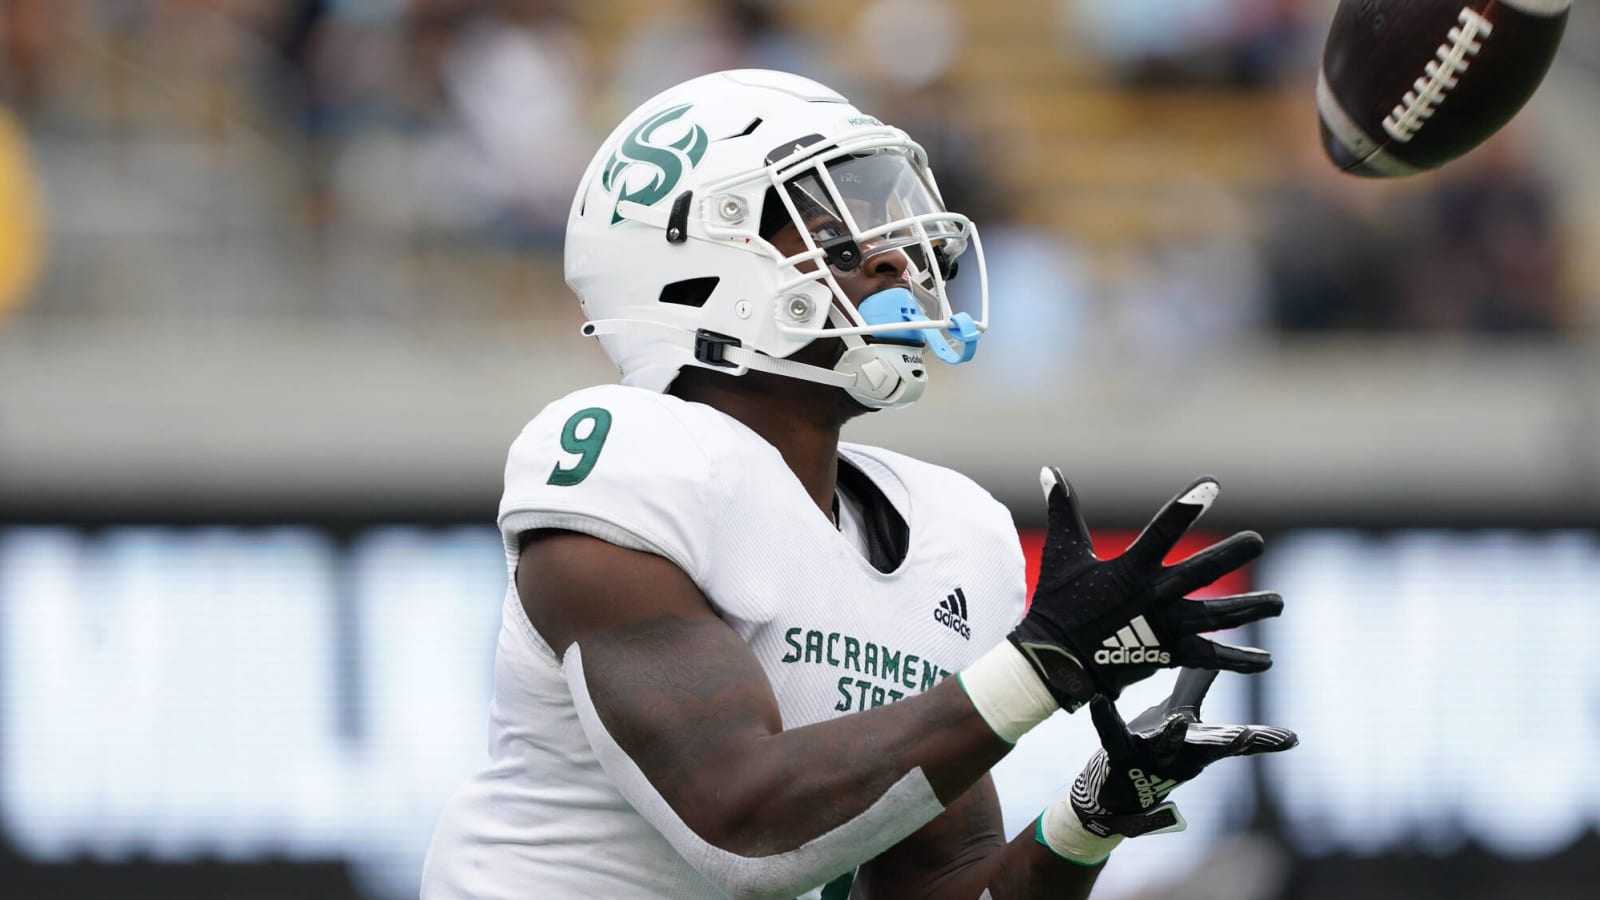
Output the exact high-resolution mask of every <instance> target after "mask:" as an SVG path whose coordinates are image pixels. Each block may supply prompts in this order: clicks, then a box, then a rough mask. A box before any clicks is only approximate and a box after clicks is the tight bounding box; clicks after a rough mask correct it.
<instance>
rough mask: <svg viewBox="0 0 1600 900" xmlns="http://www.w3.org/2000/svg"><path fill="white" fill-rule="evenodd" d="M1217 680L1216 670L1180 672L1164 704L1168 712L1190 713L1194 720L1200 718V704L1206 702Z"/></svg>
mask: <svg viewBox="0 0 1600 900" xmlns="http://www.w3.org/2000/svg"><path fill="white" fill-rule="evenodd" d="M1216 680H1217V672H1216V670H1215V669H1181V670H1179V672H1178V680H1177V682H1176V683H1175V684H1173V686H1172V693H1171V694H1169V695H1168V696H1167V702H1166V703H1165V704H1164V705H1165V707H1166V709H1167V712H1169V713H1173V712H1188V713H1189V714H1190V715H1192V716H1193V717H1194V718H1196V719H1198V718H1200V704H1202V703H1204V702H1205V699H1206V692H1207V691H1209V690H1211V682H1213V681H1216Z"/></svg>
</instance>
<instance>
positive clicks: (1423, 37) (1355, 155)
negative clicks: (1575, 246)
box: [1317, 0, 1572, 178]
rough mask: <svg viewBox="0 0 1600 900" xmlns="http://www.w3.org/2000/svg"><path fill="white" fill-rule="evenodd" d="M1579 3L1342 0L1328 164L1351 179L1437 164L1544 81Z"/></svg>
mask: <svg viewBox="0 0 1600 900" xmlns="http://www.w3.org/2000/svg"><path fill="white" fill-rule="evenodd" d="M1571 9H1572V0H1453V2H1447V0H1342V2H1340V4H1339V8H1338V11H1337V12H1335V13H1334V16H1333V25H1332V26H1331V27H1330V28H1329V29H1328V43H1327V45H1326V46H1325V47H1324V48H1323V52H1322V71H1321V72H1320V73H1319V76H1318V78H1317V114H1318V117H1319V118H1320V120H1321V125H1322V146H1323V148H1324V149H1325V150H1327V152H1328V158H1329V159H1331V160H1333V164H1334V165H1336V166H1338V167H1339V168H1340V169H1342V170H1344V171H1346V172H1349V173H1351V174H1353V175H1366V176H1371V177H1380V178H1382V177H1395V176H1400V175H1411V174H1414V173H1416V172H1421V171H1424V170H1427V169H1433V168H1437V167H1438V166H1441V165H1443V164H1444V163H1446V162H1449V161H1450V160H1452V159H1455V158H1456V157H1458V156H1460V155H1461V154H1463V153H1466V152H1467V151H1468V150H1471V149H1472V148H1473V147H1476V146H1478V145H1479V144H1481V143H1483V142H1484V141H1485V140H1487V139H1488V137H1489V136H1490V135H1492V134H1494V133H1495V132H1496V131H1498V130H1499V129H1500V128H1501V127H1502V126H1503V125H1505V124H1506V123H1507V122H1509V121H1511V117H1512V116H1515V115H1516V114H1517V111H1518V110H1520V109H1521V108H1522V106H1523V104H1525V103H1527V102H1528V98H1529V97H1531V96H1533V92H1534V90H1536V89H1537V88H1538V87H1539V82H1541V81H1543V80H1544V76H1545V72H1547V71H1549V69H1550V62H1551V60H1553V59H1554V58H1555V53H1556V47H1558V46H1559V45H1560V43H1561V34H1562V32H1563V31H1564V30H1565V29H1566V26H1567V14H1568V13H1569V12H1570V11H1571Z"/></svg>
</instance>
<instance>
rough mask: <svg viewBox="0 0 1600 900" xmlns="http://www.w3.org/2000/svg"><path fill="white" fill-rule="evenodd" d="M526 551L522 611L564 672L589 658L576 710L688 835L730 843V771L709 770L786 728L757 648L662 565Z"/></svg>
mask: <svg viewBox="0 0 1600 900" xmlns="http://www.w3.org/2000/svg"><path fill="white" fill-rule="evenodd" d="M522 543H523V547H522V553H521V556H520V559H519V563H518V567H517V591H518V594H519V595H520V597H521V600H522V606H523V609H524V610H526V612H527V614H528V619H529V621H530V622H531V623H532V624H533V626H534V628H536V629H537V630H538V631H539V633H540V634H541V635H542V636H543V637H544V638H545V640H546V642H547V643H549V644H550V646H551V647H552V648H553V649H555V650H556V652H557V653H558V654H559V655H561V656H563V658H564V665H566V666H569V667H570V665H571V664H572V663H573V660H571V659H565V657H567V656H569V655H571V654H572V653H573V647H576V648H578V656H579V658H580V660H581V673H576V674H578V675H581V679H580V680H581V686H582V693H583V694H584V695H585V696H583V697H577V696H575V698H574V699H575V701H576V702H579V703H580V704H588V705H591V706H592V708H593V712H594V714H595V716H596V717H597V718H598V722H599V724H600V725H601V726H603V728H604V731H605V735H604V736H601V737H603V738H604V739H607V740H610V741H614V742H615V745H616V746H617V747H618V748H620V750H621V751H622V752H623V753H624V754H626V756H627V758H628V759H629V760H631V761H632V763H633V764H634V765H636V766H638V769H639V771H640V773H642V774H643V775H644V777H645V778H646V779H648V780H649V782H650V784H651V786H652V787H653V788H654V789H655V791H656V792H657V793H659V794H660V796H661V798H662V799H663V800H665V801H666V802H667V803H668V804H669V805H670V806H671V808H672V810H673V811H674V812H675V813H676V814H677V815H678V816H680V817H681V818H682V819H683V821H684V822H685V823H686V824H688V825H689V826H690V827H691V828H693V829H694V830H695V831H696V832H697V833H699V834H700V835H701V837H703V838H705V839H707V840H711V841H713V842H716V841H717V840H718V839H719V838H722V837H724V836H725V835H723V834H722V832H724V831H726V830H728V829H729V827H730V823H729V821H728V820H727V816H726V811H727V809H728V804H727V803H726V802H725V801H726V797H724V798H722V799H723V801H724V802H720V803H717V804H716V805H715V806H714V805H713V803H712V800H713V798H715V795H716V788H717V787H718V785H717V784H715V783H714V782H716V781H718V780H719V779H720V778H721V777H722V775H721V774H720V773H721V772H722V770H721V769H719V766H716V765H711V766H708V765H706V761H707V760H724V761H726V760H730V759H735V758H738V756H739V755H740V750H741V749H742V748H748V746H749V745H750V742H752V741H758V740H760V739H761V738H763V737H766V736H769V735H771V734H774V733H776V732H778V731H779V730H781V728H782V721H781V717H780V715H779V712H778V703H777V698H776V697H775V696H774V695H773V692H772V688H771V685H770V684H769V683H768V682H767V679H766V673H765V672H764V671H763V670H762V669H761V666H760V663H758V662H757V661H756V659H755V656H754V655H753V654H752V653H751V652H750V648H749V647H748V646H746V645H745V643H744V642H743V641H742V640H741V639H740V638H739V636H738V635H737V634H735V633H734V632H733V630H732V629H731V628H729V627H728V626H727V624H726V623H724V622H723V621H722V620H721V619H719V618H718V617H717V616H716V614H715V612H713V611H712V609H711V606H710V604H709V602H708V601H707V600H706V598H705V596H704V595H703V594H702V593H701V592H700V590H699V588H698V587H697V586H696V585H695V584H694V582H693V581H692V580H691V579H690V578H689V576H688V575H686V574H684V572H683V571H682V570H681V569H679V568H678V567H677V566H675V565H674V564H672V563H671V562H668V561H667V560H665V559H662V558H661V557H659V556H654V555H652V554H648V553H642V552H639V551H635V550H628V549H625V548H622V547H618V546H616V545H614V544H609V543H606V542H605V541H602V540H599V539H597V538H592V537H588V536H586V535H580V534H574V533H571V532H555V531H546V532H535V533H532V534H531V535H530V536H528V537H526V538H525V539H524V541H523V542H522ZM568 680H569V683H570V682H572V681H573V680H574V675H573V674H570V673H569V679H568ZM575 693H576V692H575ZM587 728H588V724H586V730H587ZM593 740H594V736H591V741H593Z"/></svg>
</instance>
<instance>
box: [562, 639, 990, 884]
mask: <svg viewBox="0 0 1600 900" xmlns="http://www.w3.org/2000/svg"><path fill="white" fill-rule="evenodd" d="M578 648H579V649H580V652H581V656H582V666H581V668H582V672H583V675H584V684H583V685H582V689H581V691H578V690H575V692H574V694H575V696H576V695H577V694H578V693H580V692H581V693H585V694H587V695H588V698H589V702H591V703H592V704H593V707H594V709H595V711H596V714H597V716H598V719H599V723H600V724H601V725H603V728H604V731H605V734H604V735H599V734H596V735H594V736H593V738H594V739H600V740H614V741H615V743H616V745H617V746H618V747H619V748H620V750H621V751H622V752H623V753H624V754H626V757H627V759H628V761H629V763H631V765H632V766H636V767H637V770H638V772H639V773H641V774H642V775H643V776H644V777H645V778H646V779H648V781H649V784H650V787H651V788H652V789H653V790H654V791H655V792H657V793H658V794H659V795H660V797H661V799H662V800H664V801H665V802H666V804H667V805H668V806H669V807H670V808H671V810H672V812H673V813H675V814H676V815H677V816H678V817H680V818H681V819H682V820H683V822H684V823H685V824H686V825H688V826H689V828H691V829H693V831H694V832H695V833H696V834H698V835H699V836H700V837H702V838H704V839H705V840H706V841H708V842H710V843H711V844H713V845H715V846H717V847H720V848H722V849H724V850H728V851H731V852H734V853H737V854H740V855H744V856H764V855H769V854H773V853H782V852H786V851H789V850H792V849H794V848H796V847H799V846H800V845H802V844H805V843H806V842H808V841H810V840H812V839H814V838H817V837H819V836H821V835H824V834H826V833H828V832H829V831H831V830H832V829H834V828H836V827H838V826H839V825H841V824H844V823H846V822H849V821H850V820H852V819H854V818H856V817H858V816H860V815H862V814H863V813H864V812H866V811H867V810H868V809H869V808H870V807H872V806H873V804H875V803H877V802H878V801H879V800H880V798H882V797H884V795H885V794H886V793H887V792H888V791H889V790H890V789H891V788H892V787H894V786H895V785H897V784H900V783H902V782H903V781H905V780H906V779H907V778H908V777H910V778H911V779H912V780H913V781H917V780H922V779H925V781H923V782H922V788H921V789H922V790H923V791H924V792H926V791H927V790H928V789H930V788H931V790H932V794H933V797H934V798H936V799H937V801H938V804H946V803H948V802H950V800H952V799H953V798H955V797H957V796H959V795H960V794H961V793H962V792H963V791H965V790H966V789H967V788H968V787H970V786H971V785H972V784H973V782H975V781H976V780H977V779H978V778H979V777H980V776H981V775H982V774H983V773H984V772H986V771H988V769H989V768H990V767H991V766H993V765H994V763H995V762H997V761H998V760H999V759H1000V758H1001V757H1003V756H1004V755H1005V754H1006V753H1007V752H1008V751H1009V750H1010V745H1009V744H1007V743H1005V742H1004V741H1002V740H1000V739H999V738H997V737H996V736H995V734H994V732H993V730H992V729H991V728H990V727H989V726H988V725H987V724H986V723H985V721H984V719H983V718H982V717H981V716H980V715H979V714H978V712H977V711H976V709H975V708H974V707H973V705H972V702H971V701H970V700H969V699H968V698H967V696H966V694H965V692H964V691H963V690H962V688H961V686H960V685H959V684H957V683H956V681H955V679H950V680H948V681H946V682H944V683H942V684H940V685H937V686H936V687H934V688H932V689H931V690H929V691H928V692H927V693H925V694H921V695H919V696H916V697H911V698H907V699H905V700H901V701H899V702H897V703H892V704H889V705H887V706H882V707H878V708H876V709H872V710H867V711H865V712H861V713H856V714H853V715H849V716H843V717H840V718H838V719H832V720H829V721H826V722H820V723H817V724H813V725H807V726H804V727H801V728H794V729H788V730H785V729H783V727H782V722H781V721H780V720H779V719H778V718H777V715H776V708H775V707H774V706H772V705H771V701H770V699H764V698H770V688H769V687H768V686H767V682H766V679H765V676H764V674H763V673H762V672H761V669H760V667H759V666H758V665H756V664H755V662H754V661H753V660H752V659H751V657H750V656H749V653H748V651H747V650H746V649H745V648H744V646H743V644H742V643H741V642H739V638H738V637H737V636H735V635H734V634H733V633H732V632H731V631H729V630H728V629H727V628H726V627H725V626H723V625H722V624H721V623H720V622H717V621H715V620H711V619H706V620H686V619H680V618H667V617H663V618H661V619H657V620H653V621H651V622H650V623H647V624H644V625H640V626H637V627H632V628H629V629H626V630H625V631H623V632H619V633H613V634H610V635H607V636H605V637H603V638H596V639H593V640H590V641H586V642H583V643H581V644H579V645H578ZM571 652H572V651H571V650H569V651H568V653H569V654H570V653H571ZM570 662H571V660H568V663H570ZM569 668H570V666H569ZM570 680H571V678H570V677H569V681H570ZM586 727H589V726H587V725H586ZM924 805H927V804H924ZM937 812H938V807H937V806H935V808H934V809H933V811H932V813H931V814H930V815H929V818H931V815H933V814H937ZM924 821H925V820H924ZM907 824H908V825H909V829H908V831H909V830H912V829H915V828H917V827H919V826H921V825H922V824H924V822H909V823H907ZM860 861H861V860H853V861H851V862H852V863H854V862H860Z"/></svg>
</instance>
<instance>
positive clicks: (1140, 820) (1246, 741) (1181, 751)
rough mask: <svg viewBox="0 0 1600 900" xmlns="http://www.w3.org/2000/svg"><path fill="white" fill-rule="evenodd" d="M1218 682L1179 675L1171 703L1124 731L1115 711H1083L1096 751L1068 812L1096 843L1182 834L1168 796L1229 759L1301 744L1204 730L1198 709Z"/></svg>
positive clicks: (1102, 707) (1227, 728)
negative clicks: (1096, 735) (1091, 721)
mask: <svg viewBox="0 0 1600 900" xmlns="http://www.w3.org/2000/svg"><path fill="white" fill-rule="evenodd" d="M1216 677H1217V673H1216V672H1213V671H1204V670H1201V669H1184V670H1183V672H1182V673H1181V674H1179V676H1178V683H1177V685H1175V686H1174V687H1173V689H1172V694H1171V696H1169V697H1167V699H1166V700H1164V701H1162V702H1161V703H1160V704H1159V705H1157V706H1152V707H1150V708H1149V709H1147V710H1145V711H1144V712H1143V713H1141V714H1140V715H1139V717H1138V718H1136V719H1134V720H1133V722H1132V723H1131V724H1123V721H1122V716H1121V715H1119V714H1118V713H1117V705H1116V704H1115V703H1113V702H1112V701H1110V700H1108V699H1106V698H1104V697H1096V698H1095V699H1094V702H1093V705H1091V706H1090V714H1091V715H1092V716H1093V718H1094V727H1095V730H1096V731H1098V732H1099V733H1100V745H1101V748H1102V749H1101V750H1100V751H1099V752H1097V753H1095V755H1094V756H1093V758H1091V759H1090V760H1089V764H1088V765H1087V766H1085V767H1084V769H1083V773H1082V774H1080V775H1079V776H1078V780H1077V781H1075V782H1073V784H1072V809H1073V812H1076V813H1077V814H1078V819H1079V820H1080V821H1081V822H1082V823H1083V827H1084V828H1085V829H1087V830H1088V831H1090V832H1092V833H1094V834H1096V835H1099V836H1100V837H1109V836H1110V835H1113V834H1120V835H1123V836H1124V837H1138V836H1139V835H1142V834H1153V833H1156V832H1162V831H1182V830H1183V829H1184V827H1185V824H1186V823H1185V822H1184V821H1183V816H1181V815H1179V813H1178V808H1177V807H1176V806H1174V805H1173V804H1172V803H1171V802H1170V801H1168V800H1167V799H1166V798H1167V795H1168V794H1170V793H1171V792H1172V789H1173V788H1176V787H1177V786H1178V785H1180V784H1183V783H1184V782H1185V781H1189V780H1191V779H1193V778H1194V777H1195V776H1196V775H1199V774H1200V772H1201V770H1202V769H1204V768H1205V767H1206V766H1209V765H1211V764H1212V763H1214V762H1216V761H1217V760H1219V759H1223V758H1225V757H1229V756H1250V755H1252V754H1256V753H1276V752H1278V751H1280V750H1287V749H1289V748H1290V747H1293V746H1295V745H1296V744H1298V743H1300V738H1299V737H1297V736H1296V735H1295V733H1294V732H1292V731H1289V730H1288V729H1285V728H1273V727H1270V726H1267V725H1209V724H1204V723H1202V722H1201V721H1200V703H1201V701H1203V700H1204V699H1205V696H1206V691H1207V689H1209V688H1210V687H1211V682H1212V680H1213V679H1215V678H1216Z"/></svg>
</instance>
